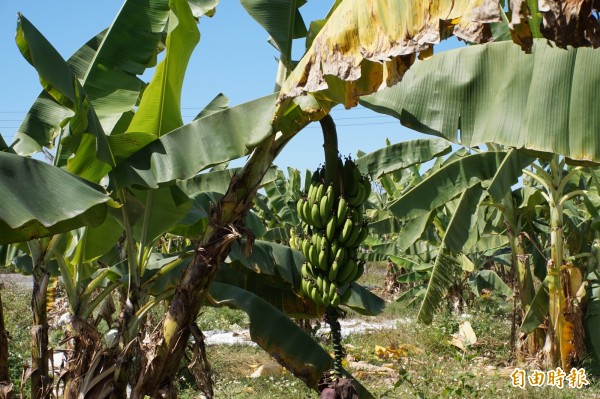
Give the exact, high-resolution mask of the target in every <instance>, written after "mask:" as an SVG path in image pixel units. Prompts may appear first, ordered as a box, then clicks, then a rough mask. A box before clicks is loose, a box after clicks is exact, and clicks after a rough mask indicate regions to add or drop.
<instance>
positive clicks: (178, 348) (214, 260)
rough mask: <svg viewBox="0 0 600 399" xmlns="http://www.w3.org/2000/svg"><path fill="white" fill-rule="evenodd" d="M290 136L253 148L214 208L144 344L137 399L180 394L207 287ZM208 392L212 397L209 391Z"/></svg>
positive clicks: (239, 236)
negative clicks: (178, 382)
mask: <svg viewBox="0 0 600 399" xmlns="http://www.w3.org/2000/svg"><path fill="white" fill-rule="evenodd" d="M289 139H291V137H289V138H287V139H285V140H282V141H275V139H274V138H272V139H270V140H269V141H268V142H266V143H263V144H261V145H260V146H259V147H258V148H257V149H255V151H254V153H253V154H252V156H251V157H250V159H249V161H248V163H247V164H246V166H245V167H244V169H243V170H242V172H241V173H240V175H239V176H234V177H233V179H232V181H231V183H230V185H229V189H228V190H227V192H226V193H225V195H224V197H223V199H222V200H221V202H220V203H219V204H218V205H217V206H216V207H215V209H214V210H213V212H212V214H211V220H210V223H209V227H208V229H207V231H206V233H205V234H204V235H203V237H201V239H200V242H199V244H198V245H197V247H196V251H195V253H194V256H193V259H192V261H191V262H190V265H189V266H188V268H187V269H186V270H185V272H184V275H183V278H182V279H181V282H180V283H179V285H178V287H177V289H176V292H175V294H174V296H173V299H172V301H171V303H170V305H169V310H168V312H167V314H166V315H165V317H164V319H163V323H162V331H160V334H157V335H156V336H155V337H154V338H155V339H154V340H153V342H152V343H151V344H150V347H148V348H143V349H145V352H146V353H152V356H151V357H147V358H146V360H145V362H144V364H143V365H142V371H141V373H140V377H139V379H138V381H137V383H136V385H135V387H134V389H133V392H132V395H131V397H132V398H133V399H141V398H143V397H144V395H148V396H150V397H152V398H155V397H161V398H174V397H176V395H177V389H176V386H175V384H173V382H174V381H175V376H176V373H177V372H178V370H179V365H180V363H181V360H182V359H183V356H184V352H185V349H186V346H187V344H188V339H189V337H190V334H191V332H192V328H193V327H192V325H193V324H194V323H195V320H196V317H197V315H198V312H199V310H200V308H201V307H202V304H203V303H204V300H205V298H206V296H207V293H208V288H209V286H210V284H211V282H212V281H213V279H214V277H215V275H216V273H217V271H218V270H219V267H220V266H221V264H222V263H223V262H224V261H225V259H226V258H227V256H228V254H229V251H230V249H231V245H232V244H233V242H234V241H236V240H238V239H240V238H241V237H242V235H244V234H246V233H247V231H246V230H245V228H244V226H243V221H244V218H245V216H246V214H247V212H248V211H249V210H250V208H251V207H252V199H253V197H254V195H255V194H256V191H257V190H258V187H259V186H260V183H261V181H262V179H263V177H264V175H265V173H266V172H267V170H268V169H269V167H270V166H271V164H272V162H273V160H274V159H275V157H276V155H277V154H278V153H279V152H280V151H281V149H282V148H283V146H284V145H285V143H287V141H289ZM251 241H252V240H249V242H251ZM204 394H205V395H206V396H207V397H212V393H210V392H205V393H204Z"/></svg>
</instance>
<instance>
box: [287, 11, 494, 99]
mask: <svg viewBox="0 0 600 399" xmlns="http://www.w3.org/2000/svg"><path fill="white" fill-rule="evenodd" d="M493 21H500V11H499V3H498V2H497V1H491V0H477V1H466V0H463V1H447V0H436V1H431V2H423V1H421V0H346V1H343V2H341V3H340V4H339V5H338V6H337V8H336V9H335V10H334V11H333V13H332V14H331V16H330V17H329V18H328V20H327V22H326V23H325V25H324V26H323V28H322V29H321V30H320V31H319V33H318V35H317V36H316V37H315V38H314V40H313V41H312V46H311V47H310V49H309V50H308V52H307V53H306V54H305V55H304V57H303V58H302V59H301V60H300V63H299V64H298V66H297V67H296V68H295V69H294V71H293V72H292V74H291V75H290V76H289V78H288V79H287V80H286V82H285V84H284V85H283V87H282V90H281V94H280V101H285V100H287V99H290V98H294V97H297V96H300V95H303V94H306V93H316V97H317V98H321V99H325V100H329V101H334V102H338V103H342V104H344V105H345V106H347V107H349V106H353V105H356V103H357V101H358V96H360V95H364V94H370V93H373V92H374V91H376V90H378V89H380V88H383V87H387V86H391V85H393V84H395V83H397V82H398V81H399V80H400V79H402V76H403V75H404V73H405V72H406V70H407V69H408V68H409V67H410V66H411V65H412V63H413V62H414V60H415V59H416V54H417V53H418V52H425V53H428V52H430V50H431V47H432V45H433V44H436V43H439V41H440V40H441V39H444V38H446V37H448V36H450V35H452V34H454V35H456V36H458V37H460V38H462V39H464V40H466V41H469V42H479V43H481V42H485V41H488V40H489V39H490V38H491V36H490V32H489V30H488V29H485V26H484V24H485V23H489V22H493ZM285 108H286V107H282V108H281V109H282V110H283V109H285Z"/></svg>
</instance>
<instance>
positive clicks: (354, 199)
mask: <svg viewBox="0 0 600 399" xmlns="http://www.w3.org/2000/svg"><path fill="white" fill-rule="evenodd" d="M356 187H358V190H357V191H356V195H354V196H348V204H349V205H350V206H353V207H357V206H360V205H362V203H363V202H365V201H364V198H365V195H366V193H367V192H366V190H365V187H364V186H363V185H362V184H360V183H357V185H356Z"/></svg>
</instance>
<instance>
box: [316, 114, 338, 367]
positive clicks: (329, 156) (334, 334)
mask: <svg viewBox="0 0 600 399" xmlns="http://www.w3.org/2000/svg"><path fill="white" fill-rule="evenodd" d="M320 123H321V129H322V130H323V149H324V151H325V183H326V184H332V185H333V192H334V197H335V198H338V196H339V195H340V191H341V190H340V185H341V184H340V180H341V178H340V171H339V168H338V153H339V151H338V139H337V131H336V128H335V123H334V121H333V118H332V117H331V115H327V116H325V117H324V118H323V119H321V120H320ZM325 321H326V322H327V324H329V327H330V328H331V340H332V342H333V353H334V357H335V359H334V362H333V368H334V371H335V373H336V374H337V375H341V374H342V360H343V359H344V347H343V346H342V328H341V326H340V322H339V321H338V312H337V309H336V308H334V307H333V306H329V307H327V309H326V312H325Z"/></svg>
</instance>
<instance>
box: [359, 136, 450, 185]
mask: <svg viewBox="0 0 600 399" xmlns="http://www.w3.org/2000/svg"><path fill="white" fill-rule="evenodd" d="M451 150H452V147H451V146H450V143H448V142H447V141H446V140H441V139H421V140H412V141H404V142H401V143H398V144H394V145H390V146H387V147H384V148H382V149H380V150H377V151H374V152H371V153H369V154H366V155H364V156H362V157H360V158H358V159H357V160H356V166H357V167H358V169H360V171H361V172H362V173H367V174H369V175H370V176H371V177H373V178H378V177H379V176H381V175H382V174H384V173H391V172H394V171H396V170H398V169H404V168H408V167H410V166H412V165H417V164H420V163H424V162H427V161H430V160H432V159H433V158H436V157H440V156H442V155H446V154H448V153H450V151H451Z"/></svg>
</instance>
